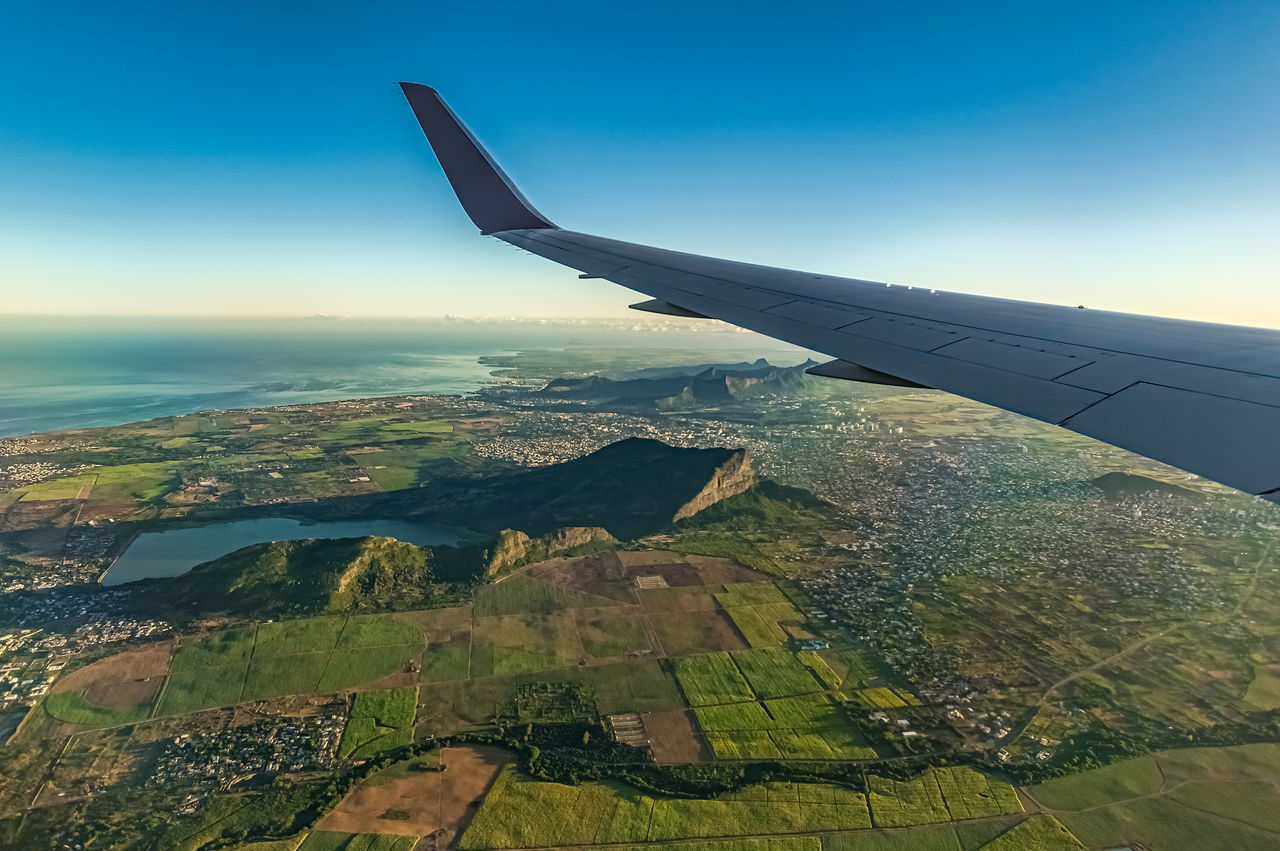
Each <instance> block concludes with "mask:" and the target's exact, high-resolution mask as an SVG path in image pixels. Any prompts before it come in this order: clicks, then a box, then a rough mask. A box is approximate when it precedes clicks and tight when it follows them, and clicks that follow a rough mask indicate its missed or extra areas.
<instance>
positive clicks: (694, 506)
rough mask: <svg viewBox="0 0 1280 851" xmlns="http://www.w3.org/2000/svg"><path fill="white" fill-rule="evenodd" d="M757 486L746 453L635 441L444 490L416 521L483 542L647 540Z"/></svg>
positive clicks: (420, 509)
mask: <svg viewBox="0 0 1280 851" xmlns="http://www.w3.org/2000/svg"><path fill="white" fill-rule="evenodd" d="M755 482H756V475H755V471H754V470H752V468H751V462H750V460H749V459H748V458H747V454H746V452H745V451H744V450H741V449H684V448H679V447H675V446H669V445H667V444H665V443H662V442H661V441H657V440H647V439H644V438H629V439H627V440H620V441H618V442H617V443H611V444H609V445H608V446H605V447H604V448H602V449H599V450H597V451H595V452H592V453H591V454H589V455H584V456H582V457H581V458H576V459H574V460H572V461H567V462H565V463H563V464H552V465H548V466H546V467H535V468H532V469H524V470H516V471H512V472H506V473H499V474H495V475H490V476H484V477H481V478H477V479H466V480H454V481H452V482H441V483H439V484H438V485H436V486H435V487H433V488H432V494H431V499H430V502H429V503H427V504H425V505H421V506H419V507H418V508H416V509H414V510H413V513H414V514H417V515H419V516H422V517H428V518H431V519H433V520H436V521H439V522H449V523H462V524H464V525H466V526H467V527H468V528H471V529H474V530H476V531H479V532H482V533H484V534H490V535H492V534H497V533H498V532H499V531H501V530H503V529H520V530H522V531H524V532H526V533H527V534H529V535H532V536H539V535H546V534H550V533H552V532H554V531H555V530H557V529H561V528H564V527H566V526H598V527H601V528H603V529H607V530H608V531H609V533H610V534H612V535H613V536H614V537H616V538H620V539H634V538H641V537H644V536H645V535H649V534H653V533H654V532H657V531H659V530H660V529H663V528H666V527H667V526H668V525H670V524H671V523H672V522H674V521H675V520H678V519H681V518H684V517H690V516H692V515H693V514H696V513H697V512H698V511H700V510H702V509H704V508H706V507H708V506H710V505H714V504H715V503H716V502H718V501H720V500H722V499H724V498H726V497H729V496H733V495H735V494H738V493H742V492H743V491H745V490H746V489H747V488H749V487H751V486H752V485H753V484H755Z"/></svg>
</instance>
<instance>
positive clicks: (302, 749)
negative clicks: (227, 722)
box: [147, 706, 346, 789]
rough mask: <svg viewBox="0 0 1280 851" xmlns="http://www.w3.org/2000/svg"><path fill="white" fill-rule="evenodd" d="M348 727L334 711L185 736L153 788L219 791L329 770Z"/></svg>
mask: <svg viewBox="0 0 1280 851" xmlns="http://www.w3.org/2000/svg"><path fill="white" fill-rule="evenodd" d="M345 723H346V716H345V713H344V711H343V710H342V709H341V708H338V707H337V706H334V707H330V708H326V710H325V711H323V712H321V713H319V714H315V715H307V716H304V717H286V718H272V719H264V720H262V721H256V722H254V723H252V724H245V725H242V726H238V727H226V728H224V729H221V730H217V731H212V732H203V733H184V734H182V735H180V736H177V737H176V738H174V739H172V740H170V741H169V742H168V743H167V744H166V745H165V746H164V749H163V750H162V751H161V753H160V755H159V757H157V759H156V763H155V766H154V768H153V769H152V771H151V774H150V776H149V777H148V779H147V784H148V785H153V786H154V785H161V784H169V783H176V784H180V785H182V786H184V787H187V788H191V789H200V788H216V787H221V786H225V785H228V784H230V783H232V782H234V781H236V780H238V779H241V778H246V777H250V776H253V775H256V774H277V773H279V772H282V771H307V770H311V769H319V768H329V767H331V766H332V765H333V763H334V757H335V755H336V754H337V751H338V742H339V741H340V740H341V739H342V728H343V726H344V725H345Z"/></svg>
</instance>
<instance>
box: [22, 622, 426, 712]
mask: <svg viewBox="0 0 1280 851" xmlns="http://www.w3.org/2000/svg"><path fill="white" fill-rule="evenodd" d="M422 650H423V640H422V633H421V632H420V631H419V630H417V629H416V628H415V627H413V626H412V625H410V624H409V623H406V622H405V621H403V620H399V619H396V618H394V617H391V616H389V615H362V616H352V617H323V618H310V619H305V620H287V621H277V622H274V623H264V624H260V625H259V626H257V627H246V628H239V629H230V630H224V631H222V632H216V633H208V634H204V635H196V636H188V637H184V638H182V639H179V641H178V642H177V647H176V650H175V649H174V642H172V641H170V642H161V643H159V644H156V645H153V646H151V647H149V648H144V649H141V650H130V651H126V652H124V653H120V654H116V655H115V656H110V657H107V658H106V659H103V660H100V661H98V662H95V663H93V664H91V665H88V666H86V667H84V668H81V669H79V670H77V671H73V672H72V673H70V674H68V675H66V676H64V677H63V678H62V679H60V680H59V681H57V682H56V683H55V684H54V687H53V689H51V691H50V694H49V695H48V696H46V698H45V700H44V702H43V704H42V708H43V711H44V712H45V713H47V714H48V715H50V716H52V717H53V718H55V719H57V720H60V721H65V722H67V723H71V724H76V725H81V726H89V727H104V726H112V725H115V724H124V723H130V722H135V721H141V720H144V719H146V718H149V717H160V716H168V715H185V714H188V713H191V712H195V711H198V710H201V709H210V708H213V707H219V706H232V705H234V704H237V703H243V702H248V701H254V700H263V699H266V698H273V697H279V696H281V695H288V694H311V693H316V692H322V693H323V692H334V691H342V690H344V689H348V688H353V687H356V686H360V685H363V684H365V683H368V682H373V681H375V680H378V679H380V678H382V677H386V676H388V675H392V674H396V673H397V672H403V671H404V670H405V669H406V666H407V665H409V664H410V663H416V662H417V660H418V659H419V657H420V655H421V653H422ZM171 654H172V658H170V657H171Z"/></svg>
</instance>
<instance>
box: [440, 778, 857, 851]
mask: <svg viewBox="0 0 1280 851" xmlns="http://www.w3.org/2000/svg"><path fill="white" fill-rule="evenodd" d="M870 826H871V819H870V815H869V814H868V811H867V804H866V799H865V798H864V797H863V796H862V795H861V794H859V793H857V792H853V791H851V790H848V789H844V788H841V787H834V786H826V785H822V784H795V789H794V791H790V794H788V795H786V796H779V798H778V799H777V800H772V799H767V800H763V801H758V800H739V799H737V798H736V797H735V796H726V797H724V798H720V799H713V800H690V799H654V798H650V797H649V796H647V795H643V794H640V793H638V792H636V791H635V790H633V789H630V788H628V787H625V786H621V785H617V784H610V783H583V784H580V785H578V786H564V785H561V784H558V783H546V782H542V781H537V780H530V779H526V778H524V777H522V776H521V775H519V774H518V773H516V772H515V771H514V770H512V769H510V768H508V769H507V770H505V771H504V772H503V773H502V774H501V775H500V776H499V778H498V780H497V782H496V783H495V784H494V786H493V789H492V790H491V791H490V792H489V794H488V796H486V798H485V801H484V804H483V805H482V806H481V807H480V811H479V812H478V813H477V814H476V817H475V820H474V821H473V822H472V823H471V827H470V828H469V829H468V830H467V831H466V833H464V834H463V835H462V839H461V841H460V842H459V845H460V847H462V848H467V849H489V848H511V847H527V848H542V847H553V846H563V845H586V844H592V843H620V842H651V843H653V842H674V841H678V840H682V839H704V838H715V837H736V836H742V837H758V836H770V835H783V836H785V835H787V834H794V833H807V832H811V831H824V830H856V829H864V828H868V827H870ZM711 847H714V846H711ZM733 847H734V848H736V847H737V846H736V845H735V846H733ZM767 847H769V846H762V848H767Z"/></svg>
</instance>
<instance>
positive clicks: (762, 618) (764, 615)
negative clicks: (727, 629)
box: [715, 582, 807, 647]
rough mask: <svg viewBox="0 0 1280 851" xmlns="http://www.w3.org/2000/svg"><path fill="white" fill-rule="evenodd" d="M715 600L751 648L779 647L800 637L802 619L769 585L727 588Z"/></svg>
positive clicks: (784, 598)
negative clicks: (799, 629) (799, 628)
mask: <svg viewBox="0 0 1280 851" xmlns="http://www.w3.org/2000/svg"><path fill="white" fill-rule="evenodd" d="M715 599H716V602H717V603H719V604H720V606H721V607H722V608H723V609H724V610H725V612H727V613H728V615H729V617H730V619H732V620H733V625H734V626H735V627H736V628H737V629H738V631H739V632H740V633H742V637H743V638H745V639H746V641H747V643H748V644H749V645H751V646H752V647H780V646H782V645H783V644H786V643H787V641H788V639H790V638H795V637H800V636H799V631H798V629H797V627H799V625H800V624H802V623H803V622H804V616H803V615H801V614H800V612H799V610H798V609H796V607H795V606H794V605H792V603H791V602H790V601H789V600H788V599H787V598H786V596H785V595H784V594H783V593H782V592H781V591H780V590H778V587H777V586H776V585H774V584H772V583H767V582H756V583H736V584H731V585H726V586H725V590H724V591H722V592H720V593H718V594H716V595H715ZM806 635H807V633H806Z"/></svg>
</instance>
